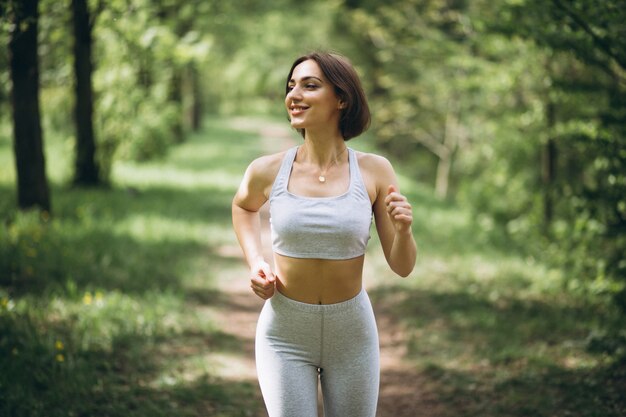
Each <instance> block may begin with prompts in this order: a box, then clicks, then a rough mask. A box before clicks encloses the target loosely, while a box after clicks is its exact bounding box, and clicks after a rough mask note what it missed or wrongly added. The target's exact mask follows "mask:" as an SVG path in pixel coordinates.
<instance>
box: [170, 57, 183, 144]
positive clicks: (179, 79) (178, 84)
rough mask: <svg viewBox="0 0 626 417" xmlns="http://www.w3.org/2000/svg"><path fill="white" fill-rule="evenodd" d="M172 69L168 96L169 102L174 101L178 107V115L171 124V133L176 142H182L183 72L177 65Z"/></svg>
mask: <svg viewBox="0 0 626 417" xmlns="http://www.w3.org/2000/svg"><path fill="white" fill-rule="evenodd" d="M172 71H173V72H172V76H171V78H170V80H169V93H168V98H169V100H170V101H171V102H173V103H175V104H176V106H177V108H178V117H177V118H176V120H175V121H174V124H173V126H172V133H173V135H174V141H175V142H176V143H182V142H184V141H185V126H184V113H183V108H184V103H183V75H182V73H183V72H182V70H181V69H180V68H177V67H174V68H173V69H172Z"/></svg>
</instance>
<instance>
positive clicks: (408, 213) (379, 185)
mask: <svg viewBox="0 0 626 417" xmlns="http://www.w3.org/2000/svg"><path fill="white" fill-rule="evenodd" d="M371 162H372V163H371V164H368V165H369V167H368V168H369V169H370V170H372V171H373V172H372V174H373V175H368V176H369V177H370V178H372V179H373V180H374V181H375V184H376V199H375V201H374V204H373V210H374V218H375V220H376V230H377V232H378V236H379V238H380V243H381V245H382V248H383V252H384V254H385V258H386V259H387V263H388V264H389V266H390V267H391V269H392V270H393V271H394V272H395V273H396V274H398V275H400V276H402V277H406V276H408V275H409V274H410V273H411V271H413V267H414V266H415V259H416V257H417V245H416V243H415V239H414V238H413V231H412V229H411V225H412V223H413V211H412V209H411V204H410V203H409V202H408V200H407V198H406V197H405V196H404V195H403V194H401V193H400V191H399V187H398V179H397V178H396V174H395V172H394V170H393V167H392V166H391V164H390V163H389V161H388V160H387V159H385V158H383V157H376V158H375V159H374V160H372V161H371Z"/></svg>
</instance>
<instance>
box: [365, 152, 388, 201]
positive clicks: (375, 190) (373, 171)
mask: <svg viewBox="0 0 626 417" xmlns="http://www.w3.org/2000/svg"><path fill="white" fill-rule="evenodd" d="M356 156H357V161H358V163H359V170H360V171H361V176H362V177H363V182H364V183H365V188H367V193H368V194H369V197H370V200H371V202H372V204H373V203H374V202H375V201H376V200H378V196H380V195H384V193H385V192H386V190H387V186H388V185H389V184H394V183H396V179H395V173H394V171H393V167H392V166H391V162H389V160H388V159H387V158H385V157H384V156H381V155H377V154H374V153H367V152H356Z"/></svg>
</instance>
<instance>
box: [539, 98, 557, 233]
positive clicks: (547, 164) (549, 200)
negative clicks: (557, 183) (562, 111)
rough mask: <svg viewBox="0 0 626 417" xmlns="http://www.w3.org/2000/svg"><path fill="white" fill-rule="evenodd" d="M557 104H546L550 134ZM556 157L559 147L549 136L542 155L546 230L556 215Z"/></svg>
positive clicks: (554, 121)
mask: <svg viewBox="0 0 626 417" xmlns="http://www.w3.org/2000/svg"><path fill="white" fill-rule="evenodd" d="M555 112H556V109H555V106H554V103H552V102H551V101H549V102H548V104H547V106H546V119H547V124H548V126H547V128H548V132H549V134H550V135H552V132H553V131H554V125H555V123H556V120H555V117H556V115H555ZM556 158H557V149H556V142H555V141H554V139H553V138H552V137H549V138H548V141H547V142H546V144H545V145H544V147H543V152H542V155H541V181H542V184H543V223H544V227H545V228H546V230H547V229H548V227H549V226H550V224H551V223H552V218H553V216H554V180H555V176H556Z"/></svg>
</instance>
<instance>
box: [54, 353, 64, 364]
mask: <svg viewBox="0 0 626 417" xmlns="http://www.w3.org/2000/svg"><path fill="white" fill-rule="evenodd" d="M54 358H55V359H56V361H57V362H65V356H63V354H62V353H57V355H56V356H55V357H54Z"/></svg>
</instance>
